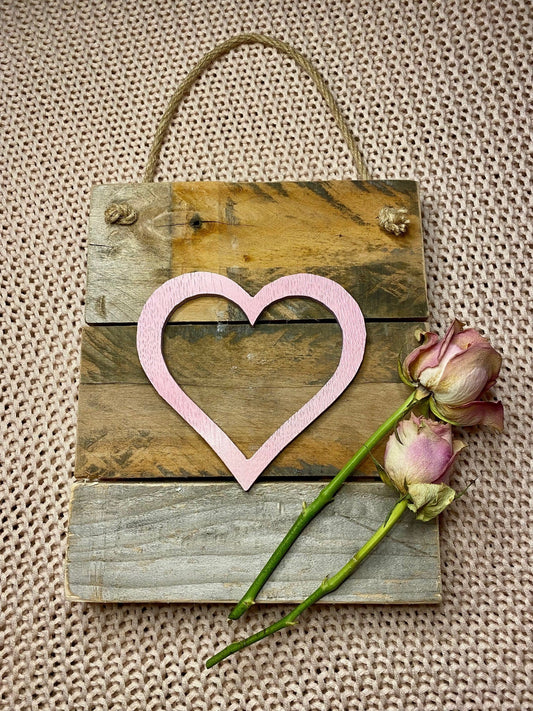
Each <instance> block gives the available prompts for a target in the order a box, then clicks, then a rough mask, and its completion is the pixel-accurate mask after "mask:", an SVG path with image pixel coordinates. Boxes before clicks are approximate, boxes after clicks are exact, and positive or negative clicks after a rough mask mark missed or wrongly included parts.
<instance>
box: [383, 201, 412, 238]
mask: <svg viewBox="0 0 533 711" xmlns="http://www.w3.org/2000/svg"><path fill="white" fill-rule="evenodd" d="M378 224H379V226H380V227H381V228H382V229H384V230H385V232H390V233H391V234H393V235H396V236H397V237H398V236H399V235H403V234H404V233H405V231H406V229H407V226H408V225H409V218H408V217H407V210H406V209H405V207H390V206H389V205H387V206H386V207H382V208H381V210H380V211H379V214H378Z"/></svg>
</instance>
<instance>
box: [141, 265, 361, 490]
mask: <svg viewBox="0 0 533 711" xmlns="http://www.w3.org/2000/svg"><path fill="white" fill-rule="evenodd" d="M198 296H222V297H224V298H226V299H228V301H232V302H233V303H234V304H236V305H237V306H239V308H240V309H241V310H242V311H243V313H244V314H245V315H246V317H247V318H248V320H249V321H250V324H251V325H252V326H253V325H254V324H255V322H256V321H257V319H258V317H259V315H260V314H261V313H262V312H263V311H264V310H265V308H267V307H268V306H270V305H271V304H273V303H274V302H276V301H280V300H281V299H286V298H290V297H307V298H310V299H314V300H315V301H318V302H319V303H321V304H323V305H324V306H325V307H326V308H327V309H329V311H331V312H332V314H333V315H334V316H335V318H336V319H337V322H338V323H339V326H340V328H341V331H342V351H341V356H340V360H339V364H338V365H337V369H336V370H335V372H334V373H333V375H332V376H331V378H330V379H329V380H328V381H327V383H325V385H324V386H323V387H322V388H321V389H320V390H319V391H318V392H317V393H316V394H315V395H314V396H313V397H312V398H311V399H310V400H308V402H306V403H305V404H304V405H302V407H301V408H300V409H299V410H297V411H296V412H295V413H294V414H293V415H292V416H291V417H289V419H288V420H286V421H285V422H284V423H283V424H282V425H281V426H280V427H278V429H277V430H276V431H275V432H274V433H273V434H272V435H271V436H270V437H269V438H268V439H267V440H266V442H264V443H263V444H262V445H261V446H260V447H259V449H258V450H257V451H256V452H255V453H254V454H253V455H252V456H251V457H245V455H244V454H243V453H242V452H241V450H240V449H239V448H238V447H237V446H236V445H235V443H234V442H233V440H232V439H231V438H230V437H228V435H227V434H226V433H225V432H224V431H223V430H222V429H221V428H220V427H219V426H218V425H217V424H216V423H215V422H213V420H212V419H211V418H210V417H208V415H207V414H206V413H205V412H204V411H203V410H202V409H201V408H200V407H198V405H197V404H196V403H195V402H194V401H193V400H192V399H191V398H190V397H189V396H188V395H187V394H186V393H185V392H184V391H183V389H182V388H181V387H180V386H179V385H178V383H177V382H176V381H175V380H174V378H173V377H172V375H171V373H170V371H169V369H168V366H167V364H166V362H165V359H164V357H163V352H162V336H163V329H164V327H165V324H166V322H167V320H168V318H169V316H170V314H171V313H172V312H173V311H174V309H175V308H176V307H177V306H179V305H180V304H182V303H183V302H184V301H188V300H190V299H193V298H196V297H198ZM365 343H366V328H365V322H364V318H363V314H362V313H361V309H360V308H359V305H358V303H357V302H356V301H355V299H354V298H353V297H352V296H351V295H350V294H349V293H348V292H347V291H346V289H344V288H343V287H342V286H340V284H337V283H336V282H334V281H332V280H331V279H326V278H325V277H321V276H318V275H316V274H292V275H289V276H284V277H281V278H280V279H276V280H275V281H273V282H271V283H270V284H267V285H266V286H264V287H263V288H262V289H261V290H260V291H259V292H258V293H257V294H256V295H255V296H250V294H248V292H246V291H245V290H244V289H243V288H242V287H240V286H239V285H238V284H237V283H236V282H234V281H232V280H231V279H229V278H228V277H225V276H223V275H222V274H215V273H212V272H191V273H188V274H182V275H181V276H178V277H174V278H173V279H169V280H168V281H166V282H165V283H164V284H162V285H161V286H160V287H159V288H157V289H156V290H155V291H154V293H153V294H152V295H151V296H150V298H149V299H148V300H147V302H146V303H145V305H144V307H143V310H142V312H141V315H140V317H139V322H138V325H137V352H138V355H139V360H140V362H141V365H142V367H143V370H144V372H145V373H146V375H147V377H148V379H149V380H150V382H151V383H152V385H153V386H154V388H155V389H156V391H157V392H158V393H159V395H160V396H161V397H162V398H163V399H164V400H166V402H167V403H168V404H169V405H170V406H171V407H172V408H173V409H174V410H176V412H177V413H178V414H179V415H180V416H181V417H183V419H184V420H185V421H186V422H187V423H188V424H189V425H190V426H191V427H193V429H195V430H196V432H198V434H199V435H201V437H203V439H204V440H205V441H206V442H207V444H209V446H210V447H211V448H212V449H213V450H214V452H215V453H216V454H217V455H218V456H219V457H220V459H221V460H222V461H223V462H224V464H225V465H226V466H227V468H228V469H229V471H230V472H231V473H232V474H233V476H234V477H235V479H236V480H237V481H238V482H239V484H240V485H241V486H242V488H243V489H244V490H245V491H247V490H248V489H249V488H250V487H251V486H252V484H253V483H254V482H255V480H256V479H257V477H258V476H259V475H260V474H261V472H263V471H264V469H265V468H266V467H267V466H268V465H269V464H270V462H272V460H273V459H274V458H275V457H276V456H277V455H278V454H279V453H280V452H281V451H282V450H283V449H284V448H285V447H286V446H287V445H288V444H289V442H291V441H292V440H293V439H294V438H295V437H297V436H298V435H299V434H300V433H301V432H302V431H303V430H304V429H305V428H306V427H307V426H308V425H310V424H311V422H313V421H314V420H316V419H317V417H319V416H320V415H321V414H322V413H323V412H324V411H325V410H326V409H327V408H328V407H329V406H330V405H331V404H333V403H334V402H335V400H336V399H337V398H338V397H339V396H340V395H341V394H342V392H344V390H345V389H346V388H347V387H348V385H349V384H350V383H351V381H352V380H353V378H354V377H355V375H356V373H357V371H358V370H359V367H360V365H361V362H362V360H363V355H364V350H365Z"/></svg>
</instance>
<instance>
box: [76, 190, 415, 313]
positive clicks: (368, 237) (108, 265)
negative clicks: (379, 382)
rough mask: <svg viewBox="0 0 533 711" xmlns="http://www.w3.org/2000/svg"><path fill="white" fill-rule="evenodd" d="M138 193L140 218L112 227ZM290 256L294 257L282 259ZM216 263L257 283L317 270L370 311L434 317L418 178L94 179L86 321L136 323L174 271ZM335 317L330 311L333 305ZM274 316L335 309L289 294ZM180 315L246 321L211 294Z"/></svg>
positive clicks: (215, 267) (248, 284) (247, 283)
mask: <svg viewBox="0 0 533 711" xmlns="http://www.w3.org/2000/svg"><path fill="white" fill-rule="evenodd" d="M114 202H128V203H129V204H131V205H132V206H133V207H134V208H135V209H136V210H137V211H138V213H139V218H138V220H137V221H136V222H135V223H134V224H132V225H123V226H118V225H107V224H106V222H105V220H104V213H105V210H106V208H107V207H108V206H109V205H110V204H111V203H114ZM384 205H392V206H396V207H405V208H406V209H407V210H408V212H409V219H410V221H411V223H410V225H409V229H408V231H407V234H406V235H405V236H402V237H395V236H393V235H390V234H388V233H386V232H384V231H383V230H382V229H381V228H380V227H379V225H378V222H377V214H378V212H379V210H380V209H381V207H383V206H384ZM280 265H283V266H280ZM199 270H201V271H214V272H216V273H220V274H224V275H226V276H229V277H230V278H232V279H234V280H235V281H237V282H238V283H239V284H240V285H241V286H243V287H244V288H245V289H247V290H248V291H249V292H250V293H252V294H253V293H255V292H257V291H258V290H259V288H260V287H262V286H264V284H266V283H267V282H270V281H272V280H274V279H276V278H277V277H280V276H282V275H285V274H291V273H297V272H312V273H315V274H319V275H322V276H326V277H329V278H331V279H334V280H335V281H337V282H339V283H340V284H341V285H342V286H344V287H345V288H346V289H347V290H348V291H349V292H350V293H351V294H352V296H354V298H355V299H356V300H357V301H358V302H359V304H360V306H361V309H362V311H363V313H364V314H365V316H366V317H367V318H381V319H394V318H406V319H419V320H423V319H425V318H426V317H427V301H426V290H425V276H424V259H423V247H422V236H421V226H420V209H419V199H418V189H417V184H416V183H415V182H414V181H367V182H361V181H327V182H298V183H296V182H284V183H216V182H207V181H206V182H196V183H173V184H171V183H151V184H140V185H132V184H128V185H127V184H120V185H100V186H96V187H95V188H94V189H93V193H92V198H91V212H90V219H89V244H88V265H87V296H86V320H87V322H88V323H91V324H106V323H107V324H110V323H136V321H137V319H138V316H139V314H140V311H141V309H142V306H143V304H144V303H145V301H146V300H147V298H148V297H149V296H150V294H151V293H152V292H153V291H154V290H155V289H156V288H157V287H158V286H160V285H161V284H162V283H163V282H164V281H166V280H167V279H169V278H171V277H173V276H177V275H179V274H183V273H185V272H191V271H199ZM326 317H327V315H326ZM261 318H262V319H264V320H272V319H274V320H276V319H278V320H279V319H287V318H299V319H301V318H324V311H323V310H322V309H321V307H320V306H319V305H315V304H314V303H313V302H308V303H303V300H301V299H300V300H286V301H283V302H280V303H278V304H276V305H273V306H272V307H270V308H269V309H267V310H266V311H265V313H264V315H263V316H262V317H261ZM171 320H172V321H184V322H187V321H224V320H231V321H242V320H243V316H242V313H241V312H240V311H239V310H238V309H237V308H236V307H233V306H231V305H229V304H228V303H227V302H225V301H223V300H221V299H216V298H212V297H205V298H202V299H197V300H194V301H192V302H190V303H189V304H186V305H184V306H183V307H181V308H180V309H179V310H178V311H177V312H175V313H174V314H173V316H172V319H171Z"/></svg>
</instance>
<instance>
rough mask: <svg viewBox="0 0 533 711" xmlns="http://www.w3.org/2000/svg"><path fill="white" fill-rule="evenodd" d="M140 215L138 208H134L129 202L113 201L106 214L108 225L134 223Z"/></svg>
mask: <svg viewBox="0 0 533 711" xmlns="http://www.w3.org/2000/svg"><path fill="white" fill-rule="evenodd" d="M138 216H139V215H138V214H137V210H134V209H133V207H132V206H131V205H128V203H127V202H113V203H111V205H109V207H108V208H107V210H106V211H105V214H104V217H105V221H106V222H107V224H108V225H133V223H134V222H136V221H137V218H138Z"/></svg>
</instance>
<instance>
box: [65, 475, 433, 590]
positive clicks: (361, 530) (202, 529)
mask: <svg viewBox="0 0 533 711" xmlns="http://www.w3.org/2000/svg"><path fill="white" fill-rule="evenodd" d="M321 486H322V485H321V484H320V483H313V482H275V483H274V482H258V483H257V484H256V485H255V486H254V487H253V488H252V489H251V490H250V491H249V492H243V491H242V490H241V489H240V487H239V486H238V484H237V483H221V482H206V483H201V482H194V483H185V482H180V483H176V482H174V483H152V484H150V483H146V482H144V483H141V484H139V483H115V482H111V483H110V482H106V483H79V484H77V485H75V487H74V489H73V492H72V500H71V522H70V530H69V537H68V550H67V562H66V582H67V596H68V598H69V599H70V600H78V601H79V600H86V601H90V602H144V601H161V602H189V601H203V602H228V603H234V602H235V601H236V600H238V599H239V598H240V596H241V594H242V593H243V592H244V591H245V589H246V588H247V586H248V584H249V583H250V582H251V580H252V579H253V576H254V574H255V573H256V572H257V571H259V570H260V569H261V567H262V565H263V564H264V562H265V560H266V559H267V558H268V556H269V555H270V553H271V552H272V550H273V549H274V548H275V546H276V545H277V544H278V543H279V540H280V536H281V535H282V533H283V532H284V531H285V530H287V529H288V528H289V526H290V524H291V523H292V522H293V520H294V519H295V518H296V516H297V514H298V511H299V510H300V507H301V505H302V500H304V499H307V500H311V499H313V498H314V497H315V496H316V495H317V494H318V492H319V490H320V488H321ZM395 498H396V495H395V494H394V492H392V491H391V490H390V489H388V488H387V487H385V486H384V485H383V484H378V483H362V482H357V483H349V484H346V485H345V486H344V487H343V489H342V490H341V491H340V492H339V493H338V494H337V496H336V497H335V499H334V501H333V502H332V503H331V504H330V505H329V506H327V507H326V508H325V509H324V511H323V512H322V513H321V515H320V516H319V517H317V518H316V519H315V520H314V521H312V522H311V524H310V525H309V526H308V528H307V529H306V531H305V532H304V534H303V535H302V536H301V537H300V538H299V539H298V540H297V541H296V543H295V544H294V546H293V547H292V548H291V551H290V553H289V554H288V555H287V556H286V557H285V559H284V560H283V561H282V563H281V564H280V565H279V567H278V568H277V570H276V571H275V572H274V574H273V575H272V578H271V579H270V581H269V582H268V583H267V585H266V586H265V587H264V589H263V590H262V591H261V593H260V594H259V596H258V602H287V603H288V602H300V601H301V600H302V598H303V597H305V596H306V595H308V594H309V593H310V592H312V590H313V589H315V588H316V587H317V586H318V585H319V584H320V582H321V581H322V580H323V578H324V576H325V575H326V574H327V573H333V572H335V571H336V570H338V569H339V568H340V567H341V566H342V565H343V564H344V563H345V562H346V561H347V559H348V558H349V557H350V556H351V555H353V553H354V552H355V550H356V549H357V548H358V547H359V546H360V545H362V544H363V543H364V542H365V541H366V540H367V539H368V537H369V536H370V535H371V533H372V532H373V531H374V530H375V529H376V528H377V527H378V526H380V525H381V524H382V523H383V521H384V519H385V518H386V516H387V514H388V512H389V511H390V509H391V507H392V505H393V503H394V500H395ZM440 599H441V585H440V570H439V549H438V526H437V523H436V521H432V522H430V523H429V524H428V523H421V522H418V521H416V520H415V519H414V516H413V515H412V514H410V513H407V514H406V515H405V516H404V518H403V519H402V520H401V521H400V523H399V524H398V525H397V526H396V527H395V528H394V530H393V531H392V532H391V534H390V535H389V536H388V538H386V539H385V540H384V541H383V542H382V543H381V544H380V546H379V547H378V548H377V549H376V550H375V551H374V552H373V553H372V555H371V556H370V557H369V558H368V559H367V560H365V562H364V563H363V564H362V565H361V567H360V568H359V570H358V571H357V572H356V574H355V575H354V576H352V577H351V578H350V579H349V580H348V581H346V582H345V583H344V584H343V586H342V587H341V588H339V590H337V591H336V592H335V593H333V594H331V595H329V596H327V597H326V598H324V600H323V601H321V602H326V603H328V602H329V603H332V602H336V603H394V604H397V603H437V602H439V601H440Z"/></svg>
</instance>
